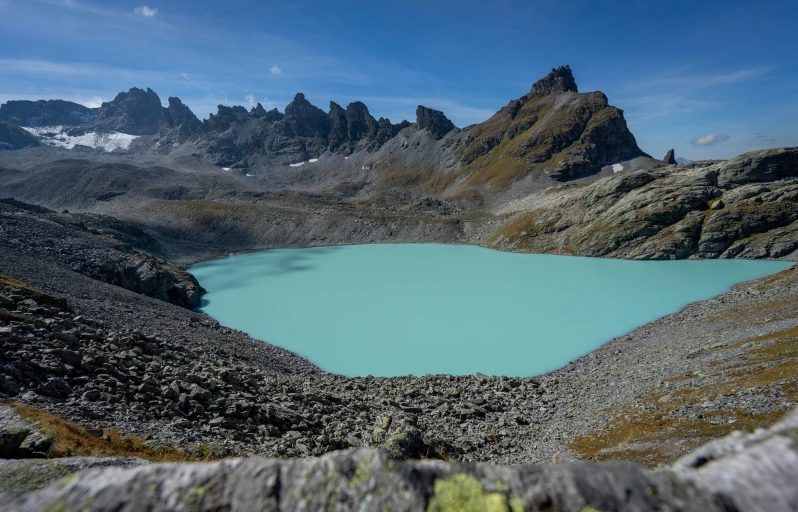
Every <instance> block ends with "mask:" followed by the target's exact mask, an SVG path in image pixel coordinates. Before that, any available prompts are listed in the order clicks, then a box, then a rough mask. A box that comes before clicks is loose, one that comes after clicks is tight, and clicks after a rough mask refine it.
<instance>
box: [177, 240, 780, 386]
mask: <svg viewBox="0 0 798 512" xmlns="http://www.w3.org/2000/svg"><path fill="white" fill-rule="evenodd" d="M789 265H790V263H784V262H774V261H746V260H710V261H624V260H609V259H594V258H576V257H569V256H550V255H533V254H514V253H507V252H499V251H493V250H490V249H483V248H480V247H474V246H463V245H437V244H408V245H394V244H390V245H356V246H345V247H325V248H311V249H278V250H270V251H263V252H256V253H249V254H242V255H238V256H233V257H229V258H225V259H218V260H211V261H207V262H203V263H199V264H197V265H194V266H193V267H192V268H191V269H190V270H191V272H192V273H193V274H194V275H195V276H196V277H197V279H199V282H200V283H201V284H202V286H204V287H205V288H206V289H207V290H208V293H207V294H206V295H205V296H204V299H205V300H204V301H203V306H202V308H201V309H202V310H203V311H205V312H206V313H208V314H209V315H211V316H212V317H214V318H216V319H217V320H218V321H219V322H221V323H222V324H224V325H226V326H229V327H233V328H235V329H240V330H242V331H245V332H247V333H248V334H249V335H251V336H252V337H254V338H257V339H260V340H264V341H268V342H270V343H273V344H275V345H279V346H281V347H284V348H287V349H289V350H292V351H294V352H296V353H298V354H300V355H302V356H304V357H306V358H307V359H309V360H310V361H312V362H314V363H315V364H317V365H318V366H319V367H321V368H323V369H324V370H327V371H330V372H334V373H340V374H344V375H350V376H354V375H369V374H370V375H375V376H395V375H408V374H413V375H424V374H428V373H451V374H460V375H464V374H473V373H477V372H481V373H484V374H488V375H508V376H529V375H537V374H541V373H544V372H547V371H550V370H553V369H556V368H558V367H560V366H563V365H565V364H567V363H568V362H569V361H572V360H574V359H575V358H578V357H579V356H582V355H585V354H587V353H588V352H590V351H592V350H594V349H596V348H598V347H599V346H601V345H602V344H604V343H606V342H607V341H609V340H610V339H612V338H613V337H615V336H619V335H622V334H624V333H627V332H629V331H630V330H632V329H634V328H635V327H638V326H640V325H643V324H645V323H647V322H650V321H652V320H655V319H657V318H659V317H662V316H664V315H667V314H668V313H672V312H675V311H678V310H679V309H680V308H682V307H683V306H684V305H686V304H687V303H689V302H693V301H698V300H703V299H708V298H710V297H713V296H715V295H718V294H720V293H723V292H725V291H727V290H729V289H730V288H731V286H732V285H734V284H735V283H738V282H741V281H747V280H750V279H754V278H756V277H760V276H764V275H766V274H771V273H774V272H777V271H779V270H782V269H784V268H787V267H788V266H789Z"/></svg>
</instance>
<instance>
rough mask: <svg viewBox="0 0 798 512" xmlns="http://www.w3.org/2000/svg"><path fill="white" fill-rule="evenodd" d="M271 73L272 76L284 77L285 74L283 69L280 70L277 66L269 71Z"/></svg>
mask: <svg viewBox="0 0 798 512" xmlns="http://www.w3.org/2000/svg"><path fill="white" fill-rule="evenodd" d="M269 73H271V74H272V75H282V74H283V70H282V69H280V68H278V67H277V66H276V65H275V66H272V67H271V68H270V69H269Z"/></svg>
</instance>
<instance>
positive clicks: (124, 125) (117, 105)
mask: <svg viewBox="0 0 798 512" xmlns="http://www.w3.org/2000/svg"><path fill="white" fill-rule="evenodd" d="M165 112H166V109H164V108H163V106H162V105H161V99H160V98H159V97H158V95H157V94H156V93H155V91H153V90H152V89H150V88H149V87H148V88H147V90H146V91H145V90H143V89H139V88H138V87H134V88H132V89H130V90H129V91H128V92H120V93H119V94H118V95H117V96H116V98H114V99H113V100H112V101H108V102H105V103H103V104H102V106H101V107H100V109H99V111H98V112H97V117H96V119H95V120H94V122H93V123H92V125H91V128H92V129H93V130H100V131H104V132H120V133H127V134H130V135H155V134H157V133H158V131H159V129H160V128H161V125H162V123H163V122H164V115H165Z"/></svg>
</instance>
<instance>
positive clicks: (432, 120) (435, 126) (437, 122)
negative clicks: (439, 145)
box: [416, 105, 455, 139]
mask: <svg viewBox="0 0 798 512" xmlns="http://www.w3.org/2000/svg"><path fill="white" fill-rule="evenodd" d="M416 125H417V126H418V129H419V130H429V132H430V134H432V136H433V137H434V138H436V139H441V138H443V136H444V135H446V134H447V133H449V132H450V131H452V130H454V128H455V126H454V123H452V122H451V121H449V119H448V118H447V117H446V116H445V115H444V114H443V112H441V111H440V110H435V109H432V108H427V107H425V106H423V105H419V106H418V108H417V109H416Z"/></svg>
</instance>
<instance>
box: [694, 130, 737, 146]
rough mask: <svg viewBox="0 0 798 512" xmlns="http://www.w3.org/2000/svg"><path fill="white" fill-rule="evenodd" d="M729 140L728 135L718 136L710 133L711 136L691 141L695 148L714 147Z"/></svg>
mask: <svg viewBox="0 0 798 512" xmlns="http://www.w3.org/2000/svg"><path fill="white" fill-rule="evenodd" d="M727 140H729V136H728V135H716V134H714V133H710V134H709V135H703V136H701V137H698V138H697V139H693V140H691V141H690V144H691V145H693V146H695V147H701V146H714V145H715V144H720V143H721V142H726V141H727Z"/></svg>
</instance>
